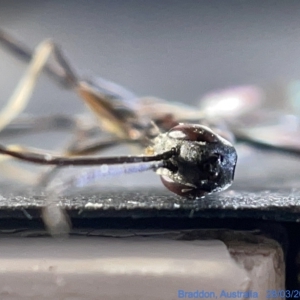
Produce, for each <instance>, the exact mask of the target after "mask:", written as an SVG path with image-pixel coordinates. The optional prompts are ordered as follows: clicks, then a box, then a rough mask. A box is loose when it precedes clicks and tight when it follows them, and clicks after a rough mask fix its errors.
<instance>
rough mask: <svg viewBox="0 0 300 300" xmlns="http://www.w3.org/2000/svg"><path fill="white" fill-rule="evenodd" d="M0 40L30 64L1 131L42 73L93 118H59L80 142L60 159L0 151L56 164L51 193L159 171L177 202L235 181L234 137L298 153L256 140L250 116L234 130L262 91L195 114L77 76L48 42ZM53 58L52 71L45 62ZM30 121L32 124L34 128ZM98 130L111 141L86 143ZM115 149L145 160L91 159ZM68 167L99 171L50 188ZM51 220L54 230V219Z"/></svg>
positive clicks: (247, 91)
mask: <svg viewBox="0 0 300 300" xmlns="http://www.w3.org/2000/svg"><path fill="white" fill-rule="evenodd" d="M0 42H1V44H2V45H3V46H4V47H5V48H7V49H8V50H9V51H10V52H11V53H13V54H15V55H16V56H17V57H19V58H20V59H22V60H24V61H26V62H29V67H28V70H27V72H26V73H25V75H24V77H23V79H22V80H21V82H20V84H19V86H18V87H17V89H16V90H15V92H14V94H13V95H12V97H11V99H10V101H9V102H8V104H7V106H6V108H5V109H4V110H3V111H2V112H1V113H0V130H8V129H9V125H10V124H11V123H12V122H14V121H16V120H18V118H19V115H20V113H21V112H22V111H23V109H24V108H25V107H26V105H27V102H28V101H29V98H30V95H31V93H32V90H33V89H34V86H35V83H36V80H37V77H38V75H39V73H40V72H41V71H42V70H43V71H45V72H46V73H47V74H48V75H49V76H50V77H51V78H52V79H54V80H55V81H56V82H57V83H58V84H60V85H61V86H63V87H64V88H67V89H72V90H74V91H75V92H76V93H77V94H78V95H79V96H80V99H82V100H83V101H84V103H85V104H86V105H87V107H88V108H89V109H90V110H91V112H92V113H93V114H94V116H95V117H96V119H97V122H96V123H93V122H92V125H91V124H89V126H87V128H85V127H86V126H82V125H81V124H80V123H81V122H80V120H77V119H76V118H71V119H68V118H66V119H64V120H63V121H65V123H64V122H63V123H64V125H68V126H70V127H72V126H75V128H76V131H77V132H79V133H80V134H79V135H80V138H79V137H77V136H76V137H75V139H74V141H73V142H72V143H71V144H70V145H69V146H68V147H67V149H66V150H65V153H63V155H60V156H57V155H52V154H49V153H47V152H45V151H42V150H40V149H31V148H28V147H27V148H26V147H22V146H19V145H18V146H15V145H14V146H11V145H6V146H4V145H0V153H2V154H3V155H5V156H6V157H14V158H17V159H19V160H24V161H27V162H30V163H36V164H43V165H52V166H54V168H53V169H51V170H50V172H48V173H47V174H46V175H45V176H43V178H42V180H41V181H40V184H41V185H46V186H50V187H51V188H50V191H51V192H52V194H54V195H57V194H60V193H63V192H64V191H65V190H66V189H72V188H73V187H82V186H85V185H87V184H89V183H91V182H92V181H96V180H100V179H102V178H104V177H108V176H115V175H120V174H125V173H134V172H143V171H148V170H153V171H155V172H156V173H158V174H159V175H160V177H161V180H162V183H163V184H164V186H165V187H166V188H167V189H169V190H170V191H171V192H173V193H175V194H177V195H180V196H182V197H186V198H192V199H195V198H199V197H203V196H205V195H207V194H210V193H213V192H219V191H222V190H225V189H226V188H228V187H229V186H230V185H231V183H232V182H233V179H234V173H235V166H236V163H237V152H236V149H235V147H234V146H233V144H232V143H231V142H230V141H231V140H232V139H233V136H235V138H236V140H237V141H238V140H243V141H245V142H247V143H249V144H251V145H254V146H259V147H266V148H268V149H275V150H281V151H284V152H290V153H294V154H297V155H298V154H299V148H297V147H295V146H294V145H290V144H286V143H276V139H275V140H274V137H275V136H276V135H274V134H273V135H272V137H273V139H269V140H268V139H263V138H261V137H260V135H259V133H257V132H256V133H255V134H253V133H252V132H251V130H249V128H252V127H253V124H254V123H256V124H258V125H261V122H260V119H259V117H257V116H256V118H253V116H252V118H251V119H250V120H251V121H250V122H249V124H246V125H245V126H241V125H240V123H239V122H240V120H241V118H244V117H245V116H246V117H247V116H248V117H249V112H253V111H254V110H255V109H256V108H257V107H259V105H260V104H261V101H260V100H261V99H260V98H261V95H260V91H259V90H257V89H256V88H253V87H246V88H244V89H242V90H235V91H234V93H236V92H238V93H240V94H241V93H242V94H243V93H244V96H243V97H240V98H236V97H232V95H231V94H230V93H229V95H227V96H226V95H225V96H224V94H223V95H222V97H221V99H219V98H220V97H219V98H218V95H214V96H213V97H209V99H208V101H205V99H204V101H202V107H201V108H200V109H195V107H190V106H182V105H178V104H176V103H171V102H167V101H164V100H161V99H157V98H153V97H142V98H139V97H136V96H135V95H134V94H133V93H131V92H130V91H128V90H126V89H125V88H123V87H121V86H119V85H117V84H115V83H112V82H109V81H106V80H104V79H93V78H92V79H90V78H88V79H86V78H81V77H80V76H79V75H78V74H77V73H76V72H75V70H74V68H73V67H72V66H71V64H70V63H69V62H68V60H67V59H66V57H65V55H64V53H63V52H62V50H61V49H60V48H59V47H58V46H57V45H56V44H55V43H53V42H52V41H49V40H46V41H44V42H42V43H41V44H40V45H39V46H38V47H37V48H36V50H35V52H34V53H32V51H31V50H30V49H29V48H28V47H27V46H24V45H22V44H21V43H20V42H19V41H17V40H15V39H14V38H12V37H11V36H10V35H8V34H6V33H5V32H3V31H0ZM51 54H53V55H54V58H55V61H56V63H57V65H55V64H53V63H50V62H48V58H49V57H50V55H51ZM245 99H246V100H245ZM249 99H250V100H249ZM248 100H249V101H248ZM263 117H265V116H263ZM220 119H224V120H225V123H226V125H227V126H228V127H229V129H230V130H227V127H226V126H225V127H222V126H223V123H222V122H221V121H220ZM248 119H249V118H248ZM246 120H247V118H246ZM253 120H254V121H253ZM52 121H53V120H52ZM85 121H86V120H85ZM36 123H37V122H36V121H35V122H33V124H32V126H33V127H34V125H35V124H36ZM50 123H51V124H52V125H53V123H56V122H50ZM220 124H221V125H222V126H220ZM99 127H100V128H101V130H102V131H104V132H107V133H109V136H108V137H107V136H106V137H105V138H101V139H99V140H96V141H92V142H91V141H90V137H91V136H93V134H94V133H95V130H96V131H98V132H99V131H100V130H99ZM258 127H259V126H258ZM259 129H261V128H259ZM277 129H278V127H277ZM272 130H273V129H271V131H272ZM272 132H273V133H274V130H273V131H272ZM269 136H270V135H269ZM120 143H124V144H130V145H134V146H136V147H137V148H138V149H143V148H146V154H145V155H133V156H116V157H101V156H100V157H99V156H91V154H94V153H97V152H98V151H101V150H103V149H107V148H109V147H113V146H115V145H118V144H120ZM140 151H141V150H140ZM69 165H72V166H98V167H97V168H92V169H91V170H88V171H86V172H84V173H80V174H76V175H74V176H71V177H70V178H69V179H67V181H64V182H63V183H59V184H49V182H50V183H51V181H53V180H52V179H53V177H54V178H55V174H56V172H57V171H58V170H59V169H60V168H61V167H64V166H69ZM54 183H55V180H54ZM53 191H55V192H53ZM52 196H53V195H52ZM53 197H54V196H53ZM49 203H50V204H51V203H56V202H55V201H54V202H49ZM49 203H48V204H49ZM48 207H51V205H48ZM53 211H55V209H54V210H53ZM53 211H52V217H51V218H52V219H53V215H54V213H53ZM56 213H57V214H58V215H59V214H60V213H59V212H57V211H56ZM45 218H47V216H46V217H45ZM51 222H52V227H55V226H54V225H53V220H52V221H51ZM58 223H59V222H58Z"/></svg>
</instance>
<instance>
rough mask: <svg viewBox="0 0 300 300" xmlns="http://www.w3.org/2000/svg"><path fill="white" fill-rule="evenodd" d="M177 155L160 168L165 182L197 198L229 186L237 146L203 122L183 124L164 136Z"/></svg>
mask: <svg viewBox="0 0 300 300" xmlns="http://www.w3.org/2000/svg"><path fill="white" fill-rule="evenodd" d="M160 143H161V145H162V146H160V147H161V149H162V148H164V149H165V150H167V149H168V148H170V147H172V148H176V149H177V155H175V156H174V157H172V158H171V159H169V160H168V161H167V162H166V168H165V169H164V170H162V171H161V172H160V174H161V179H162V182H163V184H164V185H165V186H166V187H167V188H168V189H169V190H170V191H171V192H173V193H175V194H178V195H180V196H184V197H189V198H197V197H202V196H204V195H206V194H210V193H212V192H218V191H222V190H224V189H226V188H228V187H229V186H230V185H231V183H232V181H233V178H234V171H235V166H236V162H237V153H236V150H235V148H234V147H233V146H232V145H231V144H230V143H229V142H228V141H227V140H225V139H223V138H222V137H221V136H219V135H217V134H216V133H214V132H213V131H211V130H210V129H209V128H208V127H206V126H203V125H193V124H179V125H177V126H175V127H173V128H172V129H171V130H170V131H169V132H168V133H166V134H164V135H163V136H162V137H161V138H160Z"/></svg>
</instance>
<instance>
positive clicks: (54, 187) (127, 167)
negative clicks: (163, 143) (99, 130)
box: [43, 161, 164, 236]
mask: <svg viewBox="0 0 300 300" xmlns="http://www.w3.org/2000/svg"><path fill="white" fill-rule="evenodd" d="M163 166H164V162H163V161H151V162H143V163H132V164H119V165H118V164H116V165H107V164H103V165H101V166H98V167H93V168H91V169H89V170H88V171H86V172H83V173H80V174H79V175H75V176H72V177H70V178H68V179H67V180H64V181H58V180H54V181H53V182H52V184H50V185H49V186H48V188H47V194H49V196H48V199H47V205H46V206H45V207H44V209H43V220H44V223H45V225H46V227H47V229H48V231H49V233H50V234H51V235H52V236H57V235H59V236H60V235H62V234H63V235H65V234H67V233H68V232H69V229H70V226H71V225H70V220H69V219H68V217H67V215H66V213H65V212H64V211H63V210H61V209H60V208H59V207H58V206H57V204H56V203H57V201H58V199H59V197H60V196H62V194H63V193H64V192H65V191H66V190H73V189H74V188H82V187H84V186H87V185H89V184H92V183H94V182H95V181H98V180H101V179H104V178H108V177H114V176H118V175H122V174H132V173H137V172H145V171H149V170H156V169H158V168H160V167H163Z"/></svg>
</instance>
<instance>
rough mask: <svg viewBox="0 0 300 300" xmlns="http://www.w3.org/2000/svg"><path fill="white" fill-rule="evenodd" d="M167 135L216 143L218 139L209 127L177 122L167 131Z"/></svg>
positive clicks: (180, 138) (174, 137) (179, 138)
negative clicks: (177, 123)
mask: <svg viewBox="0 0 300 300" xmlns="http://www.w3.org/2000/svg"><path fill="white" fill-rule="evenodd" d="M168 136H169V137H170V138H173V139H178V140H186V141H193V142H208V143H216V142H218V141H219V140H218V138H217V136H216V135H215V134H214V133H213V132H212V131H211V130H210V129H209V128H207V127H206V126H203V125H195V124H194V125H192V124H179V125H177V126H175V127H173V128H172V129H171V130H170V131H169V132H168Z"/></svg>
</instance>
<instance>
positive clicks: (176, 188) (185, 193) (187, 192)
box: [160, 176, 208, 198]
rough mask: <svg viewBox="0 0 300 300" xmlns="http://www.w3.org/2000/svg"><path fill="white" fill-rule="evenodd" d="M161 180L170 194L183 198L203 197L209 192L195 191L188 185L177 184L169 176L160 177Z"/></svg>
mask: <svg viewBox="0 0 300 300" xmlns="http://www.w3.org/2000/svg"><path fill="white" fill-rule="evenodd" d="M160 179H161V181H162V183H163V185H164V186H165V187H166V188H167V189H168V190H169V191H170V192H172V193H174V194H177V195H179V196H181V197H187V198H195V197H202V196H204V195H206V194H207V193H208V192H207V191H204V190H201V189H195V188H193V187H190V186H188V185H184V184H181V183H177V182H175V181H173V180H172V179H171V178H169V177H167V176H160Z"/></svg>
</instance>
